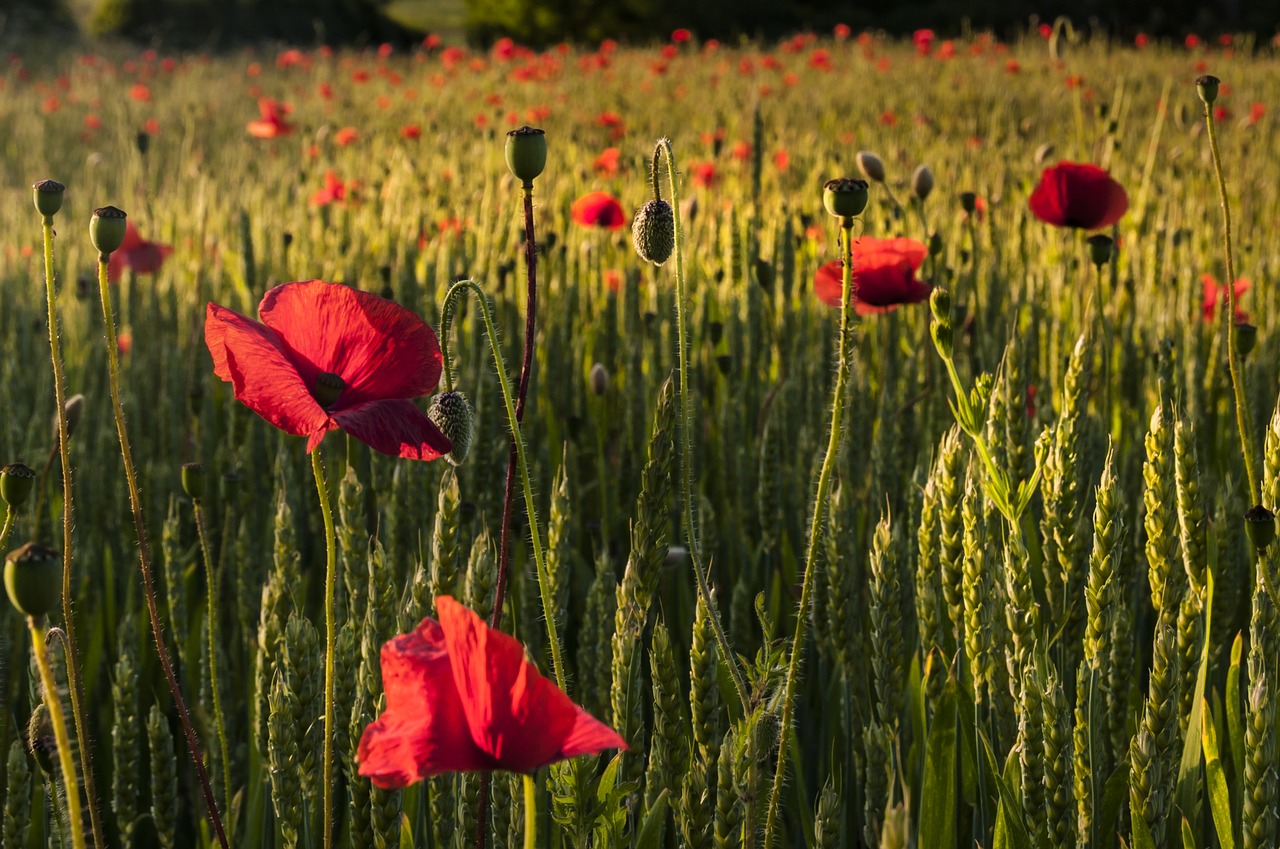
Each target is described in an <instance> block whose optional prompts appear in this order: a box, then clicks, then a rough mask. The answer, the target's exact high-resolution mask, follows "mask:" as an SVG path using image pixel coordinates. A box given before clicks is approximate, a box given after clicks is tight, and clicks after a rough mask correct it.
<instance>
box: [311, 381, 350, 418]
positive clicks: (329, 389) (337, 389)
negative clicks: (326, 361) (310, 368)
mask: <svg viewBox="0 0 1280 849" xmlns="http://www.w3.org/2000/svg"><path fill="white" fill-rule="evenodd" d="M346 388H347V382H346V381H345V380H343V379H342V378H341V377H338V375H336V374H333V373H332V372H328V371H322V372H320V374H318V375H316V383H315V386H312V387H311V397H312V398H315V399H316V402H317V403H318V404H319V405H320V406H321V407H324V408H325V409H326V410H327V409H329V408H330V407H332V406H333V405H334V404H336V403H338V398H339V397H341V396H342V390H344V389H346Z"/></svg>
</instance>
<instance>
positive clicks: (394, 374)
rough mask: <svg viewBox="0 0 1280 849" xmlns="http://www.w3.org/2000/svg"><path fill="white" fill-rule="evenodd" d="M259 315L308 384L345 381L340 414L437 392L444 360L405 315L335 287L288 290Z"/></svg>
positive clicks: (422, 328)
mask: <svg viewBox="0 0 1280 849" xmlns="http://www.w3.org/2000/svg"><path fill="white" fill-rule="evenodd" d="M258 314H259V315H260V316H261V317H262V321H263V323H264V324H266V325H267V326H269V327H271V328H272V329H274V330H275V331H276V332H277V333H278V334H279V335H280V338H281V339H282V340H283V342H284V344H285V346H286V347H287V349H288V350H289V351H290V353H291V354H293V359H294V360H295V362H297V363H298V370H299V371H300V372H302V375H303V378H304V379H305V380H306V382H307V385H308V386H310V385H311V384H312V383H313V382H314V380H315V376H316V375H317V374H318V373H320V372H331V373H333V374H336V375H338V376H340V377H341V378H342V379H343V380H344V381H346V384H347V386H346V389H345V390H344V391H343V393H342V397H341V400H340V402H339V403H340V404H341V406H342V407H344V408H346V407H352V406H355V405H357V404H360V403H362V402H365V401H373V400H379V399H387V398H416V397H418V396H420V395H427V394H429V393H430V392H432V391H434V390H435V388H436V385H437V384H438V383H439V382H440V372H441V369H442V364H443V359H442V357H441V355H440V345H439V343H438V342H437V341H436V334H435V332H434V331H433V330H432V329H431V328H430V327H428V326H427V324H426V323H425V322H424V321H423V320H422V319H421V318H419V317H418V316H416V315H414V314H413V313H412V312H410V311H409V310H407V309H405V308H404V307H402V306H400V305H399V304H396V303H394V302H392V301H388V300H386V299H385V298H380V297H378V296H377V295H373V294H370V293H368V292H361V291H359V290H357V289H352V288H351V287H350V286H344V285H342V284H339V283H326V282H324V281H322V280H309V281H306V282H301V283H285V284H284V285H281V286H276V287H275V288H274V289H272V290H270V291H269V292H267V294H266V295H265V296H263V298H262V303H261V304H260V305H259V307H258Z"/></svg>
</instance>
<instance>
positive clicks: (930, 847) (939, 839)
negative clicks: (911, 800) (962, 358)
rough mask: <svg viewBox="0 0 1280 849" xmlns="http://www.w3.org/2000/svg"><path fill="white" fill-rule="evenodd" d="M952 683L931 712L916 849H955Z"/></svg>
mask: <svg viewBox="0 0 1280 849" xmlns="http://www.w3.org/2000/svg"><path fill="white" fill-rule="evenodd" d="M957 719H958V717H957V716H956V681H955V679H954V678H952V679H949V680H948V681H947V683H946V686H945V687H943V689H942V696H941V698H939V699H938V706H937V709H936V710H935V711H934V712H933V725H931V726H930V727H929V746H928V749H927V750H926V751H925V758H924V759H925V770H924V789H923V790H922V791H921V794H920V809H921V811H929V812H930V815H929V816H927V817H926V816H921V817H920V833H919V837H918V846H919V849H956V722H957Z"/></svg>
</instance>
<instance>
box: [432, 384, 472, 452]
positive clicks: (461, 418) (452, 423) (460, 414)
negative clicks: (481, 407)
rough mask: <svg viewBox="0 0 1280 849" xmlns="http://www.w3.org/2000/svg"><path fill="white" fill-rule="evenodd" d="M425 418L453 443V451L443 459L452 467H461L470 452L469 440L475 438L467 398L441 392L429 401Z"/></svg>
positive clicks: (455, 393) (454, 393)
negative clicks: (429, 405) (429, 404)
mask: <svg viewBox="0 0 1280 849" xmlns="http://www.w3.org/2000/svg"><path fill="white" fill-rule="evenodd" d="M427 418H429V419H431V422H432V424H434V425H435V426H436V427H438V428H440V432H441V433H443V434H444V435H445V436H446V437H448V439H449V441H450V442H452V443H453V450H452V451H450V452H449V453H448V454H446V455H445V457H446V458H447V459H448V460H449V462H450V463H452V464H453V465H455V466H461V465H462V461H463V460H465V459H467V454H468V452H470V451H471V440H472V438H473V437H474V436H475V424H474V418H475V416H474V414H473V413H472V412H471V403H470V402H469V401H467V396H466V395H463V394H462V393H461V392H441V393H440V394H439V395H437V396H436V397H435V398H433V399H431V407H430V409H428V410H427Z"/></svg>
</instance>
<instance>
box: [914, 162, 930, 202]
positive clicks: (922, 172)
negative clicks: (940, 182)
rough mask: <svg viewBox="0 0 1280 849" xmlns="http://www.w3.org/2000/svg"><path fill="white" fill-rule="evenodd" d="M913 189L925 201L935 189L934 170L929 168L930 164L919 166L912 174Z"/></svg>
mask: <svg viewBox="0 0 1280 849" xmlns="http://www.w3.org/2000/svg"><path fill="white" fill-rule="evenodd" d="M911 191H912V192H914V193H915V196H916V197H917V198H919V199H920V201H921V202H924V200H925V198H927V197H929V194H930V193H931V192H932V191H933V172H932V171H930V170H929V166H928V165H921V166H919V167H918V168H916V170H915V173H914V174H912V175H911Z"/></svg>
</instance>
